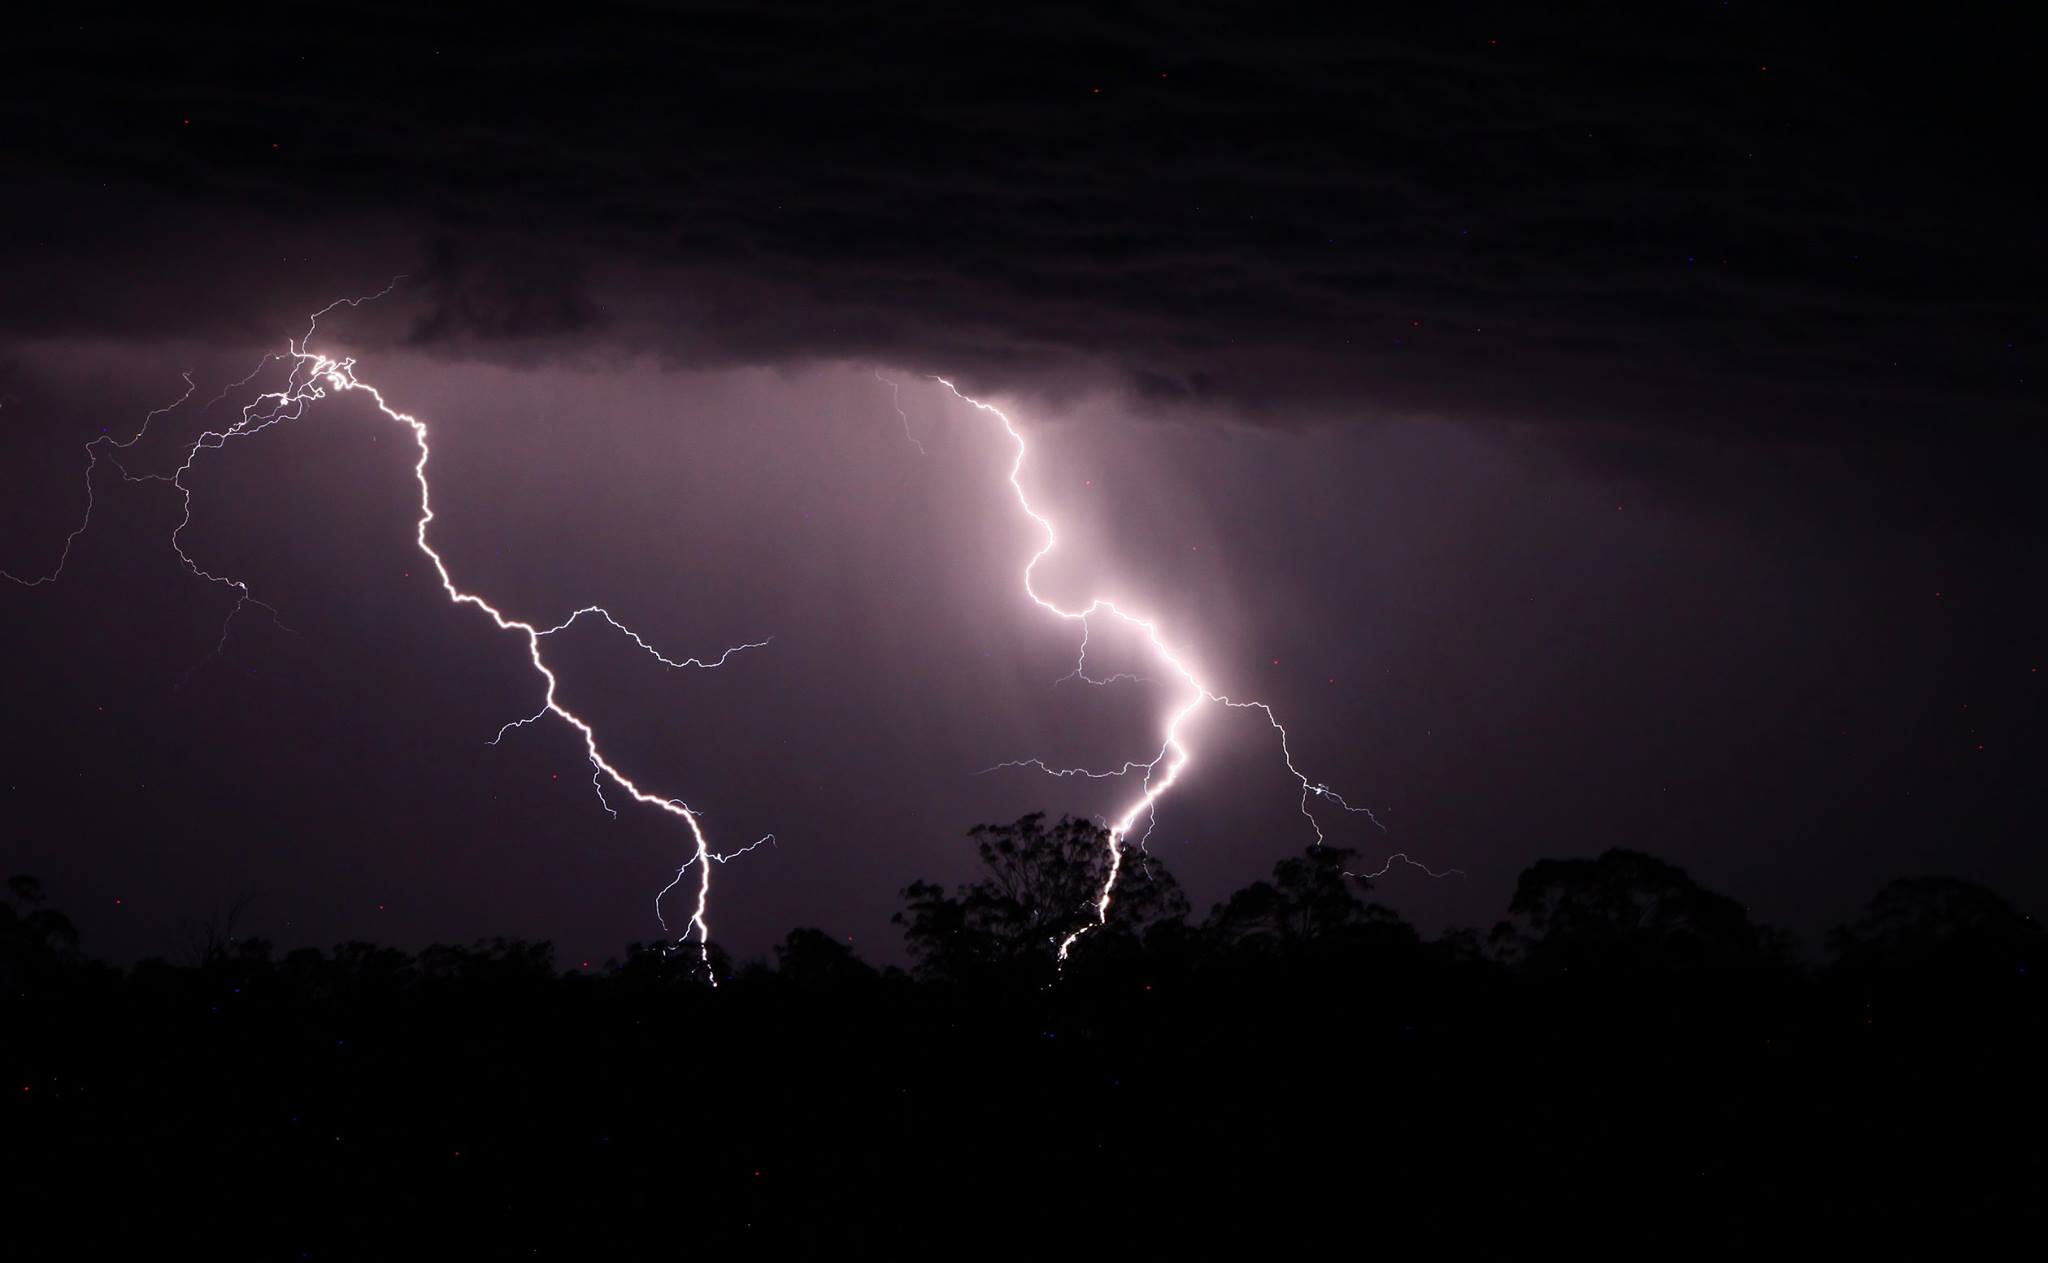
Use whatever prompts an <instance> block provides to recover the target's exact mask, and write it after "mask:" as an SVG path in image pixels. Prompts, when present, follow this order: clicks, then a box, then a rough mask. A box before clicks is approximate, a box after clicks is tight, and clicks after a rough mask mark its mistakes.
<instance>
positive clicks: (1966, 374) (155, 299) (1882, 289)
mask: <svg viewBox="0 0 2048 1263" xmlns="http://www.w3.org/2000/svg"><path fill="white" fill-rule="evenodd" d="M1946 16H1947V17H1948V18H1949V19H1951V24H1950V25H1948V26H1945V27H1944V28H1943V29H1942V30H1941V31H1940V32H1931V31H1925V30H1921V29H1919V28H1918V27H1917V26H1914V25H1911V24H1908V23H1903V22H1893V21H1891V20H1889V19H1887V18H1885V17H1883V16H1881V15H1871V14H1858V15H1857V17H1856V18H1855V21H1854V23H1853V24H1851V25H1845V24H1844V22H1843V21H1842V20H1841V19H1839V18H1838V17H1836V16H1833V15H1829V14H1826V13H1821V14H1817V15H1807V14H1800V13H1797V12H1794V11H1790V10H1786V9H1784V8H1782V7H1779V6H1771V7H1769V8H1768V9H1765V10H1761V11H1758V12H1754V13H1752V12H1749V11H1748V10H1746V9H1743V8H1740V7H1730V6H1702V7H1695V8H1691V9H1685V10H1675V9H1670V8H1658V9H1656V10H1645V9H1642V8H1640V7H1638V6H1619V7H1614V8H1611V9H1604V10H1583V9H1581V10H1579V11H1577V12H1576V13H1574V14H1571V15H1565V16H1559V15H1557V14H1555V13H1533V12H1529V11H1526V10H1525V9H1524V8H1523V7H1521V6H1513V7H1509V6H1502V7H1498V8H1488V7H1477V8H1474V7H1464V8H1458V9H1455V10H1439V11H1435V12H1434V13H1433V15H1432V16H1426V17H1407V18H1402V19H1399V20H1398V21H1393V22H1389V21H1385V20H1383V19H1381V18H1375V19H1373V21H1372V22H1370V23H1367V22H1365V21H1364V20H1363V19H1359V20H1357V21H1352V20H1349V19H1344V18H1341V17H1339V18H1332V17H1321V18H1316V17H1309V16H1307V15H1305V14H1303V13H1298V12H1285V11H1281V12H1275V11H1270V10H1265V9H1260V10H1244V9H1237V8H1233V7H1230V6H1196V7H1187V6H1152V7H1137V8H1130V9H1122V10H1118V11H1116V12H1115V13H1114V14H1111V13H1109V12H1105V11H1098V10H1096V9H1093V8H1089V7H1075V8H1070V9H1051V10H1035V11H1032V12H1030V13H1024V12H1021V11H1009V10H1002V11H999V10H995V9H993V8H977V7H972V6H946V7H938V6H909V7H905V6H887V7H867V6H826V7H820V8H818V9H816V10H813V9H811V8H809V7H799V6H791V5H765V6H763V5H755V6H745V7H731V8H695V9H691V10H688V11H682V10H676V9H674V8H671V7H668V6H633V5H623V6H622V5H587V6H581V7H579V9H578V10H577V15H576V17H575V19H574V20H573V23H572V24H569V25H564V26H561V27H559V28H550V29H536V28H535V27H533V26H531V25H527V24H522V23H516V22H509V21H488V22H486V21H478V20H472V19H469V18H463V17H456V16H445V15H433V14H423V13H421V12H419V11H416V10H415V9H414V8H412V7H396V8H371V9H367V10H363V9H353V10H350V11H349V12H348V14H347V15H346V16H345V18H343V19H339V20H337V19H328V18H322V19H319V20H318V21H313V20H311V18H310V15H300V14H298V13H295V12H286V13H280V12H278V11H276V10H273V9H269V8H256V9H251V10H249V11H247V12H238V11H233V10H228V9H222V10H218V11H215V12H213V13H211V14H208V15H201V16H199V17H196V18H193V17H190V16H188V15H185V14H182V13H181V14H179V15H177V16H176V17H175V18H173V17H170V16H164V17H159V18H152V19H147V20H145V21H142V22H136V21H134V20H132V19H129V18H127V17H125V16H122V17H115V16H111V15H107V16H95V15H92V14H90V13H88V14H86V15H85V16H82V17H79V18H76V19H74V20H72V21H70V22H68V23H65V24H52V25H50V26H48V27H45V28H43V29H39V30H34V31H31V32H28V33H26V34H25V35H23V37H22V38H21V39H19V40H18V41H17V56H16V64H15V66H14V68H13V69H14V75H13V79H12V86H11V88H10V89H9V95H10V98H11V100H10V106H9V114H10V116H11V129H10V130H11V132H12V135H11V136H10V138H9V145H8V152H9V153H10V155H11V157H10V159H9V164H10V168H11V170H12V172H13V174H14V176H15V178H16V179H17V181H18V182H19V184H20V187H22V188H24V189H27V190H31V191H32V193H33V196H30V197H26V198H18V199H15V200H14V202H13V204H12V206H11V207H10V209H9V211H8V212H7V213H8V214H9V215H10V217H12V218H14V219H15V220H16V225H15V227H14V229H13V232H14V235H15V236H16V238H17V239H21V240H29V241H35V242H39V243H44V245H43V249H42V251H41V253H40V254H39V256H38V257H36V258H32V259H31V261H30V262H29V263H28V265H27V266H26V267H24V268H23V269H21V270H19V271H18V272H17V273H16V275H15V277H14V280H15V282H16V284H17V285H19V286H22V287H24V288H26V287H34V288H35V289H36V290H37V291H38V296H39V298H40V299H42V300H43V301H39V302H36V303H26V302H21V301H8V302H7V303H5V304H4V314H0V320H5V321H6V323H7V325H8V327H10V328H12V329H14V330H16V331H17V332H19V331H25V330H26V331H44V332H46V331H49V329H51V328H52V327H53V326H60V325H62V324H63V323H64V322H65V321H66V318H67V317H66V314H65V312H64V311H63V310H62V308H63V306H65V305H69V306H70V307H71V308H72V309H73V310H74V311H79V312H85V311H90V312H91V313H94V314H93V315H91V316H89V317H88V316H80V317H79V319H81V320H88V319H89V320H92V321H95V322H97V323H96V327H97V328H99V329H101V330H102V331H103V330H104V329H105V327H106V325H105V317H104V315H103V314H100V313H104V312H105V311H106V310H107V309H108V307H109V303H110V300H111V299H112V298H113V297H114V296H117V295H119V294H121V293H123V292H124V291H126V290H134V291H135V297H136V298H138V299H147V300H148V301H146V302H144V301H136V302H126V303H122V302H118V301H116V302H113V304H112V305H113V306H115V307H121V308H126V310H127V312H128V313H130V314H129V315H128V316H126V317H124V319H131V320H132V319H134V316H133V314H132V313H134V312H136V311H138V310H139V311H152V312H153V311H163V310H165V309H166V304H168V307H169V308H170V309H174V310H176V311H177V312H178V313H179V317H180V318H179V320H178V321H177V322H176V324H175V326H174V327H175V328H176V329H177V331H178V332H180V333H189V332H191V331H193V330H195V329H203V328H205V327H206V325H207V322H209V321H223V322H231V323H232V324H234V325H235V327H236V331H237V332H241V331H244V330H245V329H250V328H253V327H254V326H256V325H259V324H261V323H263V322H264V321H268V320H271V319H273V318H274V317H279V316H281V315H282V314H283V313H284V312H289V311H294V310H303V309H304V307H305V305H306V304H307V302H308V300H309V299H316V298H317V299H319V300H320V301H324V297H321V296H323V295H325V296H331V295H332V294H335V293H346V292H361V290H362V289H363V288H364V287H365V286H366V285H374V284H378V283H381V281H382V273H383V272H386V271H400V270H403V271H407V272H409V273H412V274H413V275H414V281H415V286H416V288H415V289H414V290H413V291H411V301H412V303H413V304H414V306H413V308H412V309H411V310H410V314H409V315H408V316H407V318H406V327H405V328H404V329H402V330H399V331H396V332H395V335H394V336H397V337H400V338H402V339H404V340H406V341H408V342H411V343H413V344H415V345H422V346H429V347H438V348H442V349H443V350H444V351H445V352H446V353H448V354H451V355H458V354H459V355H486V356H490V355H529V354H533V353H549V352H555V351H572V350H575V349H577V348H579V347H583V346H588V345H593V344H597V345H603V346H619V345H630V344H633V343H636V342H637V343H641V344H644V345H652V346H658V347H660V348H661V349H663V350H664V351H666V352H667V353H669V354H671V355H673V356H674V357H676V358H677V359H680V360H686V361H698V362H706V361H709V362H718V361H742V362H774V361H783V360H800V359H805V358H811V357H841V356H872V357H875V358H878V359H884V360H887V361H889V362H894V363H903V364H909V365H913V366H916V367H918V368H923V369H931V370H944V371H947V372H950V373H955V374H960V375H964V376H966V377H967V378H968V379H969V380H971V381H974V382H976V383H978V384H981V385H984V386H987V387H992V388H1008V389H1021V390H1028V391H1039V392H1045V393H1050V394H1058V393H1060V392H1061V391H1062V390H1070V389H1072V388H1073V387H1074V386H1076V385H1082V384H1099V383H1101V382H1102V381H1105V380H1108V381H1113V382H1116V383H1118V384H1120V385H1122V386H1124V387H1127V388H1129V389H1130V390H1131V391H1132V392H1133V393H1134V394H1135V395H1136V396H1137V397H1138V398H1139V399H1140V400H1142V401H1145V402H1146V403H1148V404H1149V405H1151V406H1153V407H1156V408H1158V409H1160V410H1162V411H1175V410H1195V411H1205V412H1207V411H1227V412H1231V413H1235V414H1237V415H1240V416H1245V417H1249V418H1252V419H1255V420H1265V421H1287V420H1300V419H1309V420H1314V419H1330V418H1356V417H1360V416H1365V417H1370V416H1373V415H1379V414H1388V413H1423V414H1435V415H1445V416H1452V417H1457V418H1462V419H1479V420H1492V421H1506V422H1540V423H1549V424H1551V425H1553V426H1557V425H1562V426H1563V427H1564V437H1565V438H1566V439H1567V440H1568V441H1569V442H1571V443H1573V444H1574V445H1575V446H1577V447H1578V448H1580V449H1581V450H1583V451H1584V452H1586V453H1588V454H1589V455H1592V456H1594V457H1596V458H1603V459H1605V458H1619V459H1623V460H1629V459H1634V460H1639V461H1640V460H1650V459H1654V458H1653V457H1652V456H1650V455H1648V453H1649V452H1651V450H1652V448H1653V447H1654V444H1653V443H1651V442H1650V441H1649V440H1651V439H1655V440H1657V441H1666V440H1669V439H1671V438H1673V437H1674V436H1676V437H1677V438H1678V439H1680V440H1683V441H1691V440H1693V439H1697V438H1700V437H1705V438H1708V439H1711V440H1713V441H1720V440H1723V439H1741V440H1748V439H1754V438H1759V437H1778V438H1789V439H1794V440H1799V439H1809V440H1811V439H1820V440H1830V441H1839V440H1843V439H1850V438H1853V439H1858V440H1861V439H1864V438H1868V437H1870V436H1872V435H1874V434H1876V435H1889V436H1891V437H1892V438H1895V439H1896V438H1899V437H1900V436H1904V438H1905V439H1907V440H1909V441H1910V440H1911V439H1912V437H1913V436H1915V435H1919V434H1927V433H1936V432H1938V433H1940V434H1942V435H1948V434H1951V433H1953V432H1955V431H1956V430H1958V429H1959V428H1960V429H1965V430H1970V431H1975V432H1984V431H1987V430H1989V431H1998V430H2002V429H2003V428H2005V427H2006V426H2007V425H2008V424H2009V423H2011V422H2013V421H2014V420H2015V419H2017V418H2023V417H2025V416H2026V415H2027V414H2028V410H2029V409H2030V408H2031V407H2033V406H2034V405H2035V401H2036V391H2037V387H2036V384H2035V382H2036V381H2037V378H2036V369H2037V367H2038V361H2039V355H2040V347H2041V341H2040V337H2041V332H2042V330H2041V321H2040V318H2039V315H2038V304H2037V302H2036V298H2035V295H2036V294H2037V293H2038V291H2039V289H2040V285H2041V282H2042V280H2043V275H2042V273H2043V268H2042V265H2041V257H2042V256H2041V253H2040V251H2039V250H2038V247H2037V242H2036V238H2037V228H2036V225H2035V223H2034V222H2033V217H2032V213H2031V210H2030V209H2029V207H2030V203H2029V202H2028V201H2027V200H2026V199H2024V198H2022V197H2021V196H2019V193H2020V189H2021V181H2022V180H2023V179H2024V175H2025V172H2024V171H2023V166H2024V163H2022V162H2021V161H2019V159H2020V156H2021V154H2022V153H2023V152H2024V151H2025V150H2024V146H2025V143H2026V142H2027V140H2028V139H2029V138H2030V137H2031V135H2032V133H2033V130H2034V128H2033V122H2034V121H2035V120H2037V119H2038V116H2039V109H2038V105H2037V104H2036V95H2035V93H2034V91H2033V88H2032V86H2031V85H2032V83H2033V82H2034V80H2033V75H2034V72H2035V69H2036V66H2037V61H2036V54H2035V53H2034V52H2033V51H2032V49H2033V48H2034V47H2035V46H2036V45H2035V44H2034V43H2033V41H2032V40H2031V38H2030V32H2029V31H2027V30H2021V29H2018V28H2017V27H2016V26H2015V25H2014V23H2015V22H2016V21H2017V19H2013V18H2010V17H2008V16H2004V15H1981V16H1978V17H1975V18H1972V17H1971V16H1970V15H1968V14H1964V15H1962V16H1961V18H1960V19H1959V20H1956V19H1957V15H1954V14H1949V15H1946ZM187 120H190V121H189V122H187ZM102 183H103V184H104V189H101V188H99V187H98V186H99V185H101V184H102ZM138 211H141V212H143V214H142V216H141V218H142V221H143V222H144V223H146V224H147V227H146V228H145V229H144V230H143V231H141V232H138V231H137V228H136V224H137V218H138V217H137V212H138ZM81 277H84V278H90V279H91V280H92V281H94V282H95V283H92V284H85V285H79V284H77V283H76V281H77V279H78V278H81ZM64 278H71V281H72V283H70V284H67V283H66V282H65V279H64ZM224 282H225V283H224ZM151 287H155V289H152V288H151ZM158 291H161V292H158ZM223 291H233V292H237V293H239V294H243V295H258V296H261V295H274V302H271V303H270V304H269V305H267V306H263V305H262V304H261V303H260V301H259V300H252V299H249V298H244V299H242V303H243V306H242V307H241V308H240V309H238V310H227V309H225V308H224V306H223V305H221V304H218V303H216V302H213V301H212V296H213V295H216V294H219V293H221V292H223ZM251 301H258V302H259V306H262V309H261V310H260V311H256V312H252V311H251V310H249V306H248V305H249V303H250V302H251ZM53 303H55V304H56V305H57V307H58V309H57V310H52V309H51V307H52V304H53ZM145 323H146V322H145ZM159 327H161V326H159ZM273 327H274V326H273ZM1617 440H1619V441H1617Z"/></svg>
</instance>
